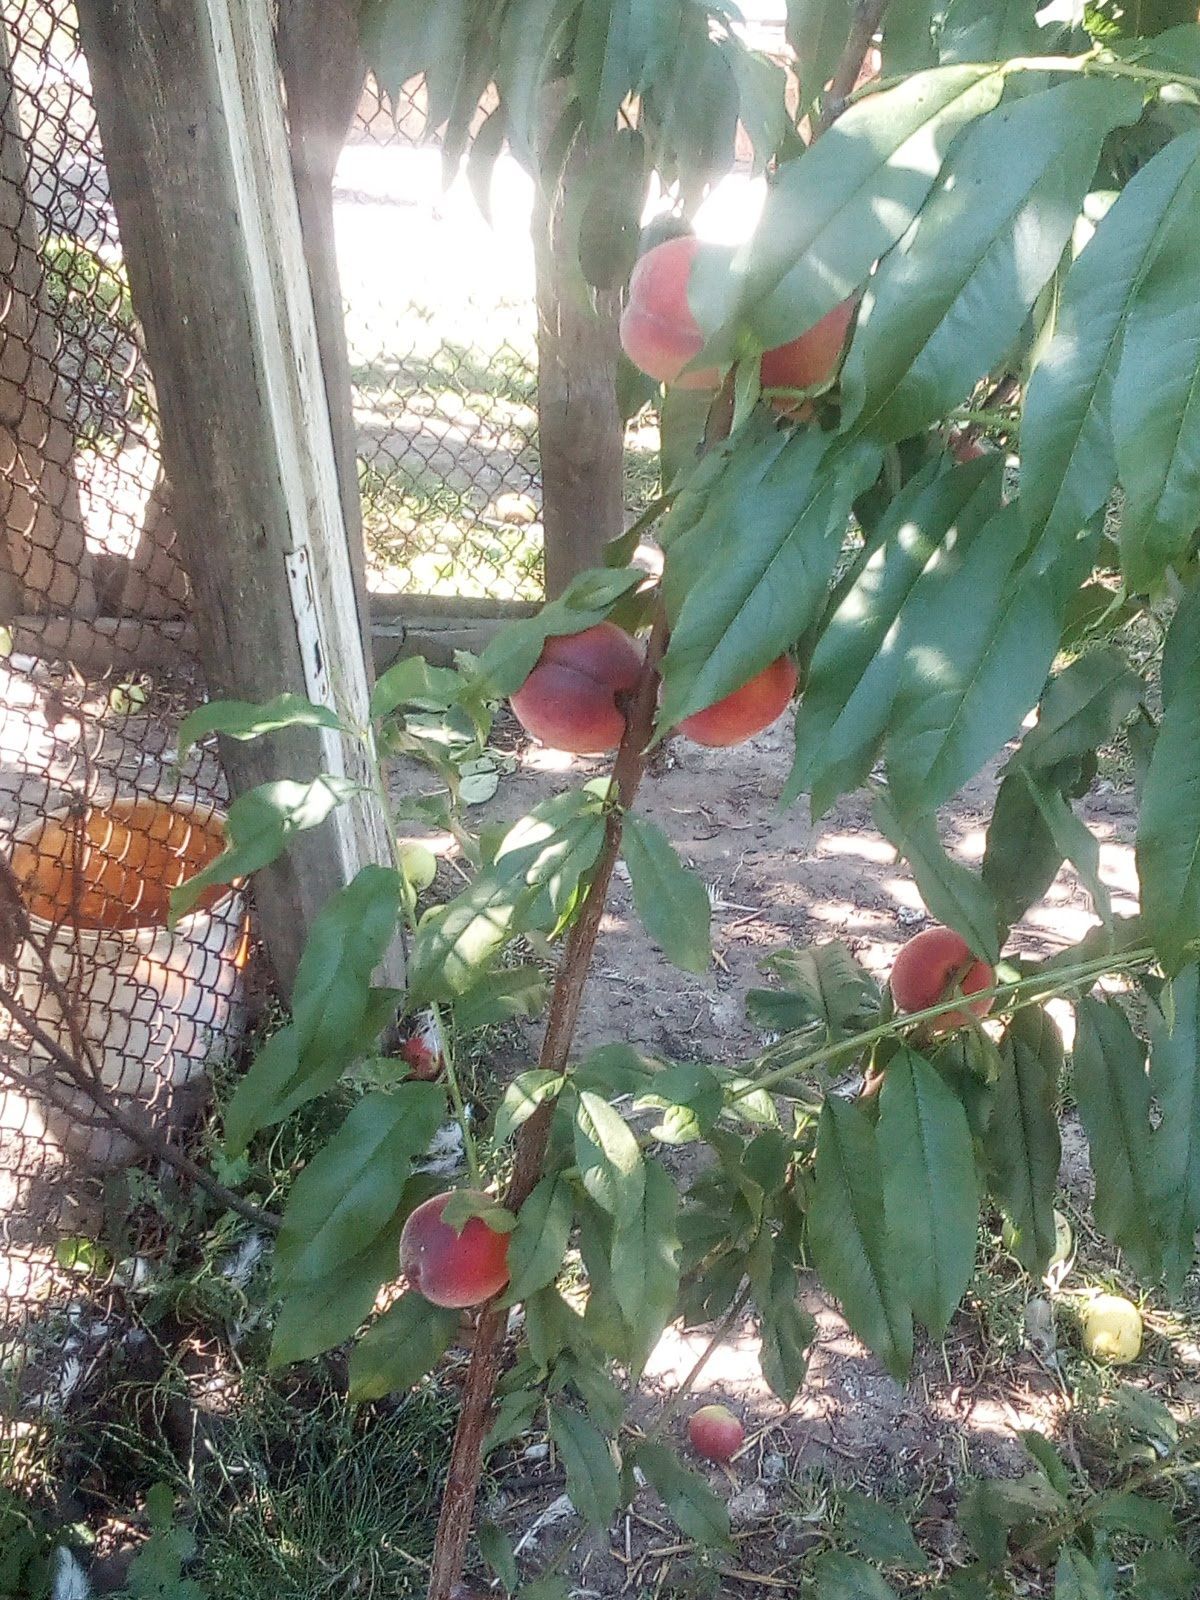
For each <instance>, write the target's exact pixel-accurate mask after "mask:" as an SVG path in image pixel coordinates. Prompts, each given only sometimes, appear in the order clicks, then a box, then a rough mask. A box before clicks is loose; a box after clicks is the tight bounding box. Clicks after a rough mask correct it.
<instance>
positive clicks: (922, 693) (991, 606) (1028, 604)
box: [885, 504, 1060, 810]
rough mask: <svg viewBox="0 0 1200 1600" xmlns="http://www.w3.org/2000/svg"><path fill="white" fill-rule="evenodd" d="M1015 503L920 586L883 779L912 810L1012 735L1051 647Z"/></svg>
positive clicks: (1055, 629) (1051, 625)
mask: <svg viewBox="0 0 1200 1600" xmlns="http://www.w3.org/2000/svg"><path fill="white" fill-rule="evenodd" d="M1024 544H1025V530H1024V528H1023V526H1022V524H1021V520H1020V514H1019V510H1018V507H1017V506H1016V505H1015V504H1013V505H1009V506H1006V507H1005V508H1004V509H1003V510H1002V511H1000V512H999V513H998V514H997V515H996V516H994V517H993V518H992V520H991V521H990V522H989V523H988V524H987V526H986V527H985V528H984V529H983V530H982V531H981V533H980V536H979V538H978V539H976V540H975V541H974V542H973V543H972V544H971V546H970V548H969V549H968V550H967V552H966V553H965V555H963V556H962V558H961V560H959V561H953V562H951V563H948V564H947V569H946V572H945V575H944V578H943V581H942V582H940V583H936V584H935V583H928V584H925V585H922V588H921V592H920V595H919V596H914V599H913V602H912V608H911V611H910V615H909V617H908V619H907V620H908V622H909V624H910V625H911V629H912V632H911V634H910V638H911V641H912V644H911V649H910V651H909V653H908V655H907V657H906V659H905V662H904V667H903V670H902V675H901V678H900V681H899V683H898V685H897V688H896V698H895V704H894V709H893V712H892V715H891V718H890V723H891V725H890V727H889V729H888V736H887V743H886V746H885V754H886V758H887V766H888V779H889V782H890V783H891V786H892V788H893V789H895V790H896V791H897V793H898V794H899V795H901V796H902V797H903V798H904V801H905V803H906V805H907V806H909V807H910V808H911V809H918V808H919V809H923V810H932V809H933V808H934V807H936V806H939V805H941V804H942V803H943V802H944V801H946V800H948V799H949V798H950V796H951V795H952V794H954V793H956V791H957V790H958V789H960V788H961V787H962V785H963V784H964V783H966V782H968V781H969V780H970V779H971V778H973V777H974V776H975V774H976V773H977V772H978V771H979V769H980V767H982V765H983V763H984V762H985V761H986V760H987V759H988V758H989V757H990V756H992V755H994V754H995V753H996V751H997V750H999V749H1000V748H1001V747H1002V746H1003V745H1004V743H1005V742H1006V740H1008V739H1009V738H1011V737H1012V735H1013V734H1015V733H1016V732H1017V731H1018V729H1019V728H1020V725H1021V719H1022V718H1023V717H1024V716H1025V714H1026V712H1027V711H1028V710H1029V708H1030V706H1032V705H1034V704H1035V703H1036V701H1037V698H1038V696H1039V694H1040V693H1041V690H1042V686H1043V684H1044V682H1045V679H1046V674H1047V672H1048V671H1049V670H1050V665H1051V663H1052V661H1053V660H1054V654H1055V651H1056V649H1057V647H1058V639H1059V631H1060V624H1059V619H1058V616H1057V614H1056V606H1055V596H1054V592H1053V589H1052V586H1051V585H1050V584H1049V583H1047V582H1046V580H1045V579H1044V578H1035V577H1029V576H1022V574H1021V573H1020V571H1019V563H1020V559H1021V554H1022V551H1023V549H1024Z"/></svg>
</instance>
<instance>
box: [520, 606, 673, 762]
mask: <svg viewBox="0 0 1200 1600" xmlns="http://www.w3.org/2000/svg"><path fill="white" fill-rule="evenodd" d="M641 670H642V653H641V651H640V650H639V649H638V647H637V645H636V644H635V643H634V641H633V640H632V639H631V638H630V637H629V635H628V634H627V633H625V632H624V631H623V630H622V629H620V628H618V627H617V626H616V624H615V623H612V622H598V623H597V624H596V626H595V627H593V628H585V629H584V630H583V632H582V633H570V634H562V635H558V636H556V637H555V638H552V639H547V640H546V643H545V646H544V647H543V649H542V653H541V655H540V656H539V657H538V661H537V665H536V666H535V667H534V669H533V671H532V672H531V673H530V674H529V676H528V677H527V678H526V680H525V682H524V683H523V684H522V685H521V687H520V688H519V689H518V690H517V692H516V694H514V695H513V697H512V708H513V711H514V712H515V714H516V717H517V721H518V722H519V723H520V724H521V726H522V727H523V728H524V729H525V731H526V733H529V734H532V736H533V737H534V738H535V739H539V740H540V741H541V742H542V744H546V745H549V746H550V747H551V748H552V749H554V750H568V751H570V752H571V753H572V754H573V755H577V756H592V755H601V754H603V752H604V751H606V750H613V749H615V748H616V746H617V745H619V744H620V742H621V735H622V734H623V733H624V732H625V713H624V712H623V711H622V709H621V708H620V706H619V705H618V704H617V701H616V696H617V695H618V694H627V693H628V692H629V691H630V690H631V689H632V688H633V687H634V685H635V684H636V683H637V680H638V676H639V674H640V673H641Z"/></svg>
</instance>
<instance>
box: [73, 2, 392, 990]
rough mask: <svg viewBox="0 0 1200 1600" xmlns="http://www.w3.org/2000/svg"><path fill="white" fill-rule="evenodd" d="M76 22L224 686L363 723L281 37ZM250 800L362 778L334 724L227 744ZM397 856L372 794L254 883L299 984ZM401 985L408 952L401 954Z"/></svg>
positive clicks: (287, 968) (189, 552) (113, 9)
mask: <svg viewBox="0 0 1200 1600" xmlns="http://www.w3.org/2000/svg"><path fill="white" fill-rule="evenodd" d="M78 13H79V22H80V32H81V36H82V41H83V46H84V51H85V54H86V56H87V60H88V65H89V68H90V71H91V75H92V83H93V91H94V96H95V103H96V112H97V117H98V119H99V124H100V132H101V137H102V139H103V141H104V149H105V155H106V158H107V162H108V171H109V178H110V184H111V189H112V197H113V202H114V205H115V207H116V212H117V220H118V222H119V224H120V229H121V238H122V243H123V247H124V251H125V258H126V263H127V266H128V271H129V280H130V287H131V290H132V294H133V300H134V304H135V307H136V309H137V311H138V314H139V316H140V317H141V320H142V324H143V327H144V329H145V334H146V349H147V354H148V356H149V361H150V366H151V369H152V371H153V373H154V379H155V385H156V391H157V395H158V400H159V408H160V412H161V432H162V447H163V457H164V461H165V464H166V467H167V471H168V473H169V476H170V479H171V483H172V488H173V492H174V510H175V516H176V519H177V522H178V529H179V539H180V549H181V553H182V557H183V561H184V565H185V566H186V568H187V571H188V574H189V576H190V578H191V582H192V586H193V592H194V607H193V609H194V618H195V626H196V632H197V635H198V638H199V645H200V654H201V660H202V665H203V668H204V671H205V674H206V676H207V679H208V683H209V688H210V691H211V692H212V693H213V694H215V695H223V696H233V697H236V698H238V699H249V700H259V699H266V698H269V697H270V696H272V695H274V694H277V693H279V692H280V691H283V690H293V691H298V692H300V693H303V694H307V695H308V696H309V697H310V698H311V699H313V700H316V701H320V702H322V703H324V704H327V705H332V706H335V707H336V708H337V709H338V711H339V712H341V713H342V714H343V715H344V716H345V717H346V718H348V719H349V720H350V721H352V722H360V723H361V722H362V721H363V720H364V718H365V713H366V703H367V697H368V693H369V682H370V677H369V667H368V664H367V653H366V650H365V648H364V639H363V628H362V624H361V619H360V614H359V608H358V604H357V599H356V594H355V584H354V578H353V570H352V562H351V556H350V549H349V543H348V540H347V534H346V523H345V517H344V514H343V508H342V501H341V496H340V493H339V481H338V471H337V459H336V451H335V444H334V430H333V428H332V426H331V422H330V413H329V406H328V402H327V397H326V390H325V384H324V381H323V377H322V369H321V360H320V353H319V343H318V337H317V327H316V317H315V314H314V295H313V289H312V285H311V282H310V278H309V273H308V269H307V265H306V260H305V252H304V247H303V241H302V236H301V226H300V219H299V214H298V207H297V199H296V189H295V184H294V180H293V173H292V166H291V161H290V156H289V148H288V137H287V129H286V126H285V122H284V110H283V100H282V95H281V90H280V80H279V70H278V63H277V61H276V55H275V48H274V42H273V39H272V36H271V7H270V6H268V5H266V4H264V3H263V0H80V4H79V6H78ZM222 755H223V758H224V762H225V769H226V772H227V773H228V776H229V781H230V785H231V788H232V790H233V792H234V793H235V794H238V793H241V792H244V791H245V790H246V789H248V788H250V787H252V786H253V785H255V784H258V783H261V782H263V781H265V780H267V779H270V778H275V777H279V776H284V775H287V776H302V775H306V774H307V775H311V774H314V773H315V772H317V771H321V770H324V771H334V772H349V773H350V774H351V775H355V773H356V772H357V770H358V763H359V762H360V760H361V757H360V755H359V752H358V749H357V747H356V746H355V745H353V744H350V743H346V742H344V741H343V740H342V738H341V737H340V735H337V734H335V733H330V732H326V731H324V730H322V731H321V732H319V733H313V734H308V733H301V732H299V731H298V730H297V731H292V732H289V733H287V734H284V735H281V736H279V738H278V740H275V741H262V742H255V743H251V744H232V743H230V744H227V745H226V746H225V748H224V749H223V751H222ZM372 859H374V860H385V859H387V841H386V835H385V820H384V816H383V812H382V809H381V807H380V806H379V805H378V804H377V803H376V802H375V800H374V799H373V798H371V797H370V796H369V795H365V794H364V795H363V796H362V797H361V798H360V799H358V800H356V801H355V802H353V803H352V804H351V805H349V806H347V807H344V808H342V809H341V810H339V811H338V812H336V813H335V815H334V818H333V819H332V821H331V822H330V823H328V824H326V825H324V826H323V827H321V828H318V829H315V830H313V831H312V832H309V833H305V834H301V835H298V836H297V838H296V840H295V842H294V846H293V849H292V850H291V852H290V854H289V856H288V858H287V859H286V860H285V861H284V862H282V863H280V864H279V865H278V866H276V867H275V868H272V869H271V870H270V871H269V872H267V873H263V874H260V876H259V879H258V880H257V882H256V891H257V899H258V907H259V912H260V917H261V926H262V931H263V935H264V938H265V941H266V944H267V947H268V950H269V952H270V955H271V959H272V962H273V964H274V966H275V969H276V972H277V975H278V977H279V979H280V982H281V984H282V986H283V988H284V990H285V992H288V991H290V986H291V981H292V978H293V976H294V974H295V968H296V962H297V960H298V957H299V953H300V950H301V948H302V946H303V943H304V940H305V937H306V935H307V932H308V929H309V927H310V925H311V923H312V919H313V917H314V915H315V914H316V912H317V910H318V909H319V908H320V906H321V904H322V903H323V902H324V900H325V898H326V897H327V895H328V894H329V893H330V892H331V891H332V890H333V889H335V888H336V887H338V885H340V884H341V883H344V882H345V881H346V880H347V879H348V878H349V877H351V876H352V875H353V873H354V872H355V871H357V870H358V868H359V867H360V866H361V865H362V864H363V863H364V862H366V861H368V860H372ZM391 965H392V972H391V974H390V976H391V977H392V978H393V980H394V979H395V977H396V976H397V973H398V969H399V965H400V957H399V953H398V952H397V953H396V955H395V956H394V958H393V960H392V963H391Z"/></svg>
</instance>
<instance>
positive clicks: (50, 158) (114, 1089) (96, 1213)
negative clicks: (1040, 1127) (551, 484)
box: [0, 0, 246, 1484]
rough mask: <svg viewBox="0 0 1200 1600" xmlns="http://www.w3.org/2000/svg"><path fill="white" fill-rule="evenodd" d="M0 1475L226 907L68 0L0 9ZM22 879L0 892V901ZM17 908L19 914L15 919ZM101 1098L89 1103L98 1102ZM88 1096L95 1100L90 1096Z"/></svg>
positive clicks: (79, 1369)
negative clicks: (190, 889)
mask: <svg viewBox="0 0 1200 1600" xmlns="http://www.w3.org/2000/svg"><path fill="white" fill-rule="evenodd" d="M0 332H2V343H0V602H2V609H0V617H2V619H3V626H2V627H0V829H2V830H3V835H4V837H3V840H2V844H3V853H4V856H5V858H6V860H7V861H8V862H9V863H11V874H12V875H11V876H9V874H8V871H7V869H6V872H5V874H4V877H3V884H2V885H0V887H3V888H4V889H5V894H0V962H2V963H3V971H2V972H0V1482H4V1483H10V1484H11V1483H19V1482H21V1481H22V1477H23V1474H25V1473H27V1472H32V1471H34V1470H35V1469H34V1466H33V1463H35V1462H36V1461H38V1460H39V1459H44V1458H42V1457H39V1455H38V1451H37V1450H36V1449H35V1448H33V1446H32V1445H31V1440H36V1439H37V1438H38V1437H39V1436H40V1434H41V1433H43V1432H44V1431H45V1430H46V1429H47V1428H48V1427H50V1426H51V1424H52V1422H53V1419H54V1418H55V1417H56V1416H58V1415H59V1414H61V1413H62V1412H63V1410H64V1409H65V1408H66V1407H68V1406H69V1405H70V1404H71V1403H72V1396H73V1395H75V1394H76V1392H77V1391H78V1390H79V1389H80V1387H81V1386H86V1382H87V1379H88V1373H89V1370H90V1369H89V1364H88V1362H89V1349H90V1346H89V1339H90V1338H91V1334H89V1332H88V1330H89V1329H94V1328H95V1327H101V1326H105V1327H106V1326H109V1319H110V1318H111V1317H112V1316H113V1315H114V1314H117V1313H119V1305H120V1302H121V1298H122V1296H123V1295H124V1294H125V1293H126V1292H127V1290H128V1288H129V1285H128V1283H127V1282H126V1281H125V1280H123V1279H122V1276H121V1272H120V1270H119V1267H118V1266H114V1265H113V1261H114V1260H115V1258H113V1257H111V1256H108V1255H106V1253H105V1252H104V1251H103V1250H100V1249H99V1248H97V1247H96V1244H95V1242H96V1240H97V1239H98V1238H99V1237H100V1235H101V1232H102V1231H103V1228H102V1225H103V1220H104V1202H105V1178H104V1174H105V1173H106V1172H107V1173H111V1172H112V1171H113V1170H114V1168H116V1167H118V1166H120V1165H121V1164H122V1163H125V1162H127V1161H128V1160H129V1158H130V1157H131V1155H132V1154H133V1153H134V1152H135V1150H136V1149H137V1148H138V1147H137V1146H135V1145H134V1144H133V1143H132V1142H131V1141H130V1139H129V1138H128V1136H127V1134H126V1133H124V1132H123V1131H122V1130H121V1128H120V1127H118V1126H117V1125H116V1122H115V1121H114V1119H113V1116H112V1115H111V1114H110V1112H111V1108H112V1107H114V1106H115V1108H116V1111H117V1113H118V1115H120V1114H123V1113H124V1114H127V1113H129V1112H130V1111H132V1112H134V1113H135V1114H137V1115H139V1116H141V1117H143V1118H145V1119H147V1120H148V1121H149V1123H150V1124H151V1126H152V1127H156V1128H158V1129H159V1130H160V1131H162V1130H165V1129H168V1128H171V1129H174V1128H177V1127H178V1126H180V1124H181V1122H182V1120H183V1118H184V1117H185V1116H186V1115H187V1114H188V1113H190V1112H191V1111H192V1110H193V1109H194V1107H195V1106H196V1104H198V1102H199V1099H200V1097H201V1095H202V1092H203V1087H204V1083H205V1081H206V1072H205V1067H206V1063H207V1062H208V1060H209V1058H210V1057H211V1056H212V1054H213V1052H214V1050H215V1049H217V1048H218V1046H219V1045H220V1043H221V1042H222V1041H223V1040H227V1039H228V1038H230V1037H233V1036H236V1031H237V1023H238V1011H237V1008H238V1004H239V1001H240V994H241V987H242V983H243V969H244V967H245V958H246V928H245V920H244V919H245V907H244V904H243V903H242V899H241V897H240V895H230V894H226V895H225V896H224V897H223V898H221V899H220V900H219V901H218V903H215V904H213V905H211V906H210V907H208V908H207V909H205V910H203V911H201V913H200V915H199V917H198V918H192V919H190V921H189V923H188V924H187V925H186V926H185V927H183V928H182V929H181V931H180V933H178V934H173V933H171V932H169V931H168V929H167V927H166V895H167V891H168V889H169V888H170V887H171V885H173V884H174V883H176V882H178V881H180V880H181V879H182V878H183V877H185V876H187V875H188V874H189V873H190V872H191V871H192V870H194V869H195V867H196V866H197V865H198V864H200V863H202V862H203V861H204V860H207V859H208V858H210V857H211V855H213V854H214V853H215V852H216V850H217V849H219V848H220V834H219V829H218V827H217V825H216V821H215V815H216V811H217V808H218V807H219V806H220V804H221V802H222V795H223V790H222V781H221V775H220V772H219V770H218V769H217V766H216V764H215V762H214V761H213V760H212V759H211V757H203V756H198V757H192V758H191V759H189V760H188V761H187V762H186V763H184V764H183V765H182V766H180V765H179V764H178V762H177V760H176V755H175V752H174V751H173V750H172V748H171V742H172V738H173V733H174V729H175V728H176V726H177V725H178V721H179V718H180V716H181V715H182V714H183V713H184V712H185V711H186V710H188V709H190V707H191V706H192V705H193V704H195V703H196V702H197V700H198V699H199V698H201V693H202V690H201V685H200V683H199V680H198V677H197V674H196V672H195V664H194V661H193V660H192V657H191V655H190V644H189V638H190V635H189V625H188V608H189V587H188V583H187V579H186V575H185V573H184V571H183V569H182V567H181V565H180V563H179V560H178V558H177V555H176V552H175V534H174V528H173V524H172V519H171V509H170V496H169V492H168V490H167V485H166V483H165V480H164V479H163V476H162V472H161V469H160V465H159V451H158V437H157V424H156V407H155V400H154V393H153V387H152V384H151V381H150V376H149V373H148V371H147V367H146V363H145V360H144V357H143V353H142V349H141V340H140V334H139V330H138V326H137V322H136V319H135V317H134V313H133V309H132V306H131V304H130V299H129V293H128V289H127V285H126V281H125V275H124V271H123V268H122V261H121V252H120V241H119V239H118V236H117V228H116V222H115V219H114V216H113V213H112V210H111V207H110V204H109V200H108V191H107V184H106V180H105V168H104V160H103V154H102V152H101V149H100V143H99V139H98V137H97V132H96V124H95V116H94V111H93V107H92V102H91V97H90V90H89V81H88V75H87V69H86V64H85V62H84V60H83V57H82V55H81V53H80V50H79V45H78V39H77V36H76V33H75V26H74V14H73V8H72V6H71V5H70V3H69V0H3V3H2V4H0ZM18 887H19V891H20V896H19V898H18V897H17V896H16V894H15V892H14V891H15V890H16V889H17V888H18ZM22 908H23V909H22ZM97 1097H99V1099H100V1100H101V1101H102V1102H103V1104H101V1105H100V1106H98V1105H97V1103H96V1100H97ZM106 1106H107V1108H108V1109H106Z"/></svg>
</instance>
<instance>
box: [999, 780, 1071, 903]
mask: <svg viewBox="0 0 1200 1600" xmlns="http://www.w3.org/2000/svg"><path fill="white" fill-rule="evenodd" d="M1048 782H1049V779H1048V777H1047V776H1046V775H1044V774H1038V775H1036V776H1035V775H1034V774H1032V773H1030V772H1029V771H1027V770H1026V769H1025V768H1024V767H1013V768H1012V770H1010V771H1009V772H1008V774H1007V775H1006V776H1005V778H1004V779H1003V781H1002V782H1001V784H1000V788H999V790H998V791H997V794H996V803H995V805H994V806H993V807H992V819H991V821H990V822H989V823H988V830H987V844H986V846H985V848H984V852H983V865H982V867H981V869H980V875H981V876H982V878H983V883H984V887H985V888H987V889H988V890H990V892H991V894H992V896H993V898H994V900H995V902H996V911H997V914H998V916H999V919H1000V925H1001V927H1003V928H1011V927H1012V925H1013V923H1014V922H1016V921H1017V920H1018V918H1020V917H1022V916H1024V914H1025V912H1026V911H1028V909H1029V907H1030V906H1032V905H1036V904H1037V902H1038V901H1039V900H1040V899H1041V898H1042V896H1043V895H1044V894H1045V893H1046V890H1047V889H1048V888H1049V887H1050V885H1051V884H1052V883H1053V882H1054V880H1055V878H1056V877H1057V876H1058V869H1059V867H1061V866H1062V864H1063V861H1064V859H1065V850H1064V847H1063V844H1062V843H1061V842H1060V840H1059V839H1058V837H1057V836H1056V833H1055V830H1054V829H1053V828H1052V827H1051V826H1050V823H1049V821H1048V820H1047V818H1046V816H1045V815H1044V814H1043V811H1044V807H1045V804H1046V792H1045V785H1046V784H1047V783H1048ZM1052 792H1053V794H1054V795H1055V796H1058V798H1060V799H1061V796H1060V795H1059V794H1058V790H1057V789H1055V790H1053V791H1052Z"/></svg>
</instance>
